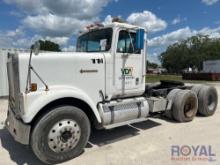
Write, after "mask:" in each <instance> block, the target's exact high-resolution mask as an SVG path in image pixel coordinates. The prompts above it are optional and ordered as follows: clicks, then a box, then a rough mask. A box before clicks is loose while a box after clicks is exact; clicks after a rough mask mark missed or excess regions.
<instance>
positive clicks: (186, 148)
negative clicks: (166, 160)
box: [171, 145, 216, 162]
mask: <svg viewBox="0 0 220 165" xmlns="http://www.w3.org/2000/svg"><path fill="white" fill-rule="evenodd" d="M171 160H172V161H193V162H195V161H200V162H214V161H216V154H215V152H214V150H213V148H212V146H211V145H207V146H206V145H196V146H195V145H192V146H190V145H183V146H179V145H173V146H171Z"/></svg>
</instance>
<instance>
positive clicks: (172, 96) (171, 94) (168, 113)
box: [165, 89, 181, 120]
mask: <svg viewBox="0 0 220 165" xmlns="http://www.w3.org/2000/svg"><path fill="white" fill-rule="evenodd" d="M179 91H181V89H173V90H172V91H170V92H169V93H168V95H167V99H168V100H171V101H172V102H174V99H175V97H176V94H177V93H178V92H179ZM165 116H166V117H167V118H168V119H171V120H173V119H174V118H173V110H172V109H171V110H166V111H165Z"/></svg>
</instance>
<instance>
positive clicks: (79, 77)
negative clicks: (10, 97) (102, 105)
mask: <svg viewBox="0 0 220 165" xmlns="http://www.w3.org/2000/svg"><path fill="white" fill-rule="evenodd" d="M29 57H30V55H29V53H21V54H19V56H18V60H19V79H20V80H19V81H20V91H21V92H24V91H25V88H26V80H27V74H28V61H29ZM94 59H102V64H101V65H96V64H95V63H94ZM104 65H105V61H104V53H78V52H53V53H40V54H39V55H38V56H35V55H33V58H32V66H33V68H34V69H35V70H36V72H37V73H38V74H39V75H40V77H41V78H42V79H43V80H44V81H45V83H46V84H47V85H48V86H49V88H50V87H51V86H57V85H65V86H74V87H78V88H83V89H86V88H87V85H86V84H88V80H90V79H93V78H95V77H97V76H103V80H104V68H105V67H104ZM82 70H87V71H91V70H92V71H97V73H96V74H95V73H90V74H83V73H82V72H81V71H82ZM91 76H92V77H91ZM97 78H98V77H97ZM31 80H32V83H37V85H38V89H39V90H44V89H45V86H44V85H43V83H42V82H41V81H40V80H39V78H38V77H37V76H36V75H35V74H34V73H33V72H32V78H31ZM101 83H102V82H101ZM99 85H100V88H101V89H104V83H103V84H99ZM88 87H89V85H88Z"/></svg>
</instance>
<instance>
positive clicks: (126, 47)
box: [117, 30, 140, 54]
mask: <svg viewBox="0 0 220 165" xmlns="http://www.w3.org/2000/svg"><path fill="white" fill-rule="evenodd" d="M135 42H136V33H130V34H129V32H128V31H125V30H122V31H120V33H119V38H118V45H117V52H118V53H135V54H139V53H140V50H136V49H135Z"/></svg>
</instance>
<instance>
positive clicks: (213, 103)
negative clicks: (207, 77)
mask: <svg viewBox="0 0 220 165" xmlns="http://www.w3.org/2000/svg"><path fill="white" fill-rule="evenodd" d="M198 100H199V107H198V113H199V114H200V115H202V116H212V115H214V113H215V111H216V109H217V105H218V93H217V90H216V88H214V87H211V86H203V87H202V88H201V89H200V90H199V93H198Z"/></svg>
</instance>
